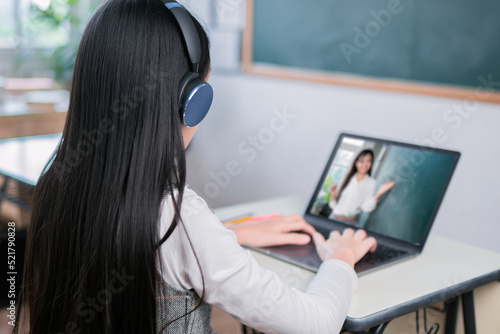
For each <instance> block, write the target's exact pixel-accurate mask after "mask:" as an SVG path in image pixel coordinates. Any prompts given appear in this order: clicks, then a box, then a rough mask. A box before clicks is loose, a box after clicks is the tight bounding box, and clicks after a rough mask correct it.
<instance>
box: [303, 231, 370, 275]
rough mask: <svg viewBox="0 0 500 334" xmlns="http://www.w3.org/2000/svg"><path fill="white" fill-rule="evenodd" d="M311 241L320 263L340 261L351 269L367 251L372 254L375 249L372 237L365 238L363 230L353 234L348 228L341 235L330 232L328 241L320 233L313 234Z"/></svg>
mask: <svg viewBox="0 0 500 334" xmlns="http://www.w3.org/2000/svg"><path fill="white" fill-rule="evenodd" d="M313 239H314V244H315V245H316V251H317V252H318V255H319V257H320V258H321V260H322V261H325V260H328V259H337V260H342V261H345V262H347V263H348V264H349V265H351V267H353V268H354V265H355V264H356V262H358V261H359V260H361V258H362V257H363V256H365V254H366V253H368V251H370V252H373V251H375V249H376V248H377V241H376V240H375V238H374V237H368V238H367V236H366V232H365V231H364V230H357V231H356V233H354V231H353V230H352V229H350V228H346V229H345V230H344V232H343V233H342V234H340V232H339V231H332V232H331V233H330V237H329V238H328V240H325V238H324V237H323V236H322V235H321V234H320V233H315V234H314V235H313Z"/></svg>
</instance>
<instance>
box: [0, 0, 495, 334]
mask: <svg viewBox="0 0 500 334" xmlns="http://www.w3.org/2000/svg"><path fill="white" fill-rule="evenodd" d="M179 2H181V3H183V4H184V5H186V7H187V8H188V9H190V10H191V12H192V13H193V14H194V15H195V16H196V17H197V18H199V20H200V21H201V22H202V24H203V25H204V27H205V28H206V29H207V31H208V33H209V37H210V40H211V56H212V73H211V77H210V82H211V84H212V86H213V87H214V90H215V94H216V95H215V100H214V103H213V106H212V109H211V111H210V113H209V114H208V116H207V118H206V119H205V120H204V122H203V123H202V125H201V126H200V128H199V130H198V133H197V135H196V136H195V138H194V140H193V141H192V144H191V145H190V147H189V149H188V152H187V156H188V181H189V183H190V185H191V187H192V188H194V189H195V190H196V191H197V192H198V193H199V194H200V195H201V196H203V197H204V198H205V199H206V200H207V202H208V203H209V204H210V205H211V206H212V207H222V206H226V205H232V204H237V203H242V202H248V201H255V200H260V199H264V198H270V197H276V196H292V195H293V196H300V197H302V198H304V200H307V199H308V198H309V197H310V196H311V195H312V193H313V190H314V187H315V185H316V183H317V182H318V180H319V178H320V175H321V172H322V170H323V168H324V165H325V164H326V162H327V159H328V157H329V155H330V153H331V150H332V149H333V145H334V143H335V141H336V139H337V136H338V134H339V133H341V132H350V133H354V134H360V135H368V136H373V137H381V138H386V139H392V140H397V141H403V142H410V143H416V144H424V145H430V146H438V147H441V148H446V149H452V150H457V151H460V152H461V153H462V158H461V161H460V163H459V166H458V168H457V170H456V172H455V175H454V177H453V179H452V182H451V184H450V187H449V189H448V192H447V194H446V196H445V198H444V201H443V204H442V206H441V209H440V211H439V213H438V216H437V218H436V222H435V224H434V228H433V230H432V231H431V234H432V233H436V234H440V235H443V236H446V237H449V238H453V239H456V240H459V241H463V242H466V243H470V244H473V245H476V246H480V247H484V248H487V249H490V250H492V251H497V252H499V251H500V243H499V242H498V235H499V232H500V206H499V203H500V177H499V176H498V172H497V170H496V167H497V166H499V165H500V145H498V143H500V131H498V124H500V105H499V104H493V103H489V102H485V101H483V100H481V98H480V97H478V96H475V97H474V96H473V97H472V99H451V98H443V97H433V96H424V95H417V94H407V93H398V92H392V91H381V90H374V89H367V88H356V87H348V86H342V85H333V84H324V83H314V82H306V81H301V80H290V79H283V78H278V77H267V76H258V75H251V74H247V73H245V72H244V71H243V70H242V62H241V45H242V31H243V28H244V25H245V19H246V11H245V10H246V2H245V0H184V1H179ZM100 3H101V1H99V0H2V1H1V2H0V171H2V173H0V195H1V196H0V223H1V226H2V232H5V231H6V228H7V224H8V222H15V224H16V229H17V230H18V231H20V232H19V233H20V234H19V236H18V237H17V238H18V240H19V242H18V244H17V247H19V248H17V249H18V250H19V252H21V248H22V242H23V238H24V237H25V234H22V233H23V232H22V231H23V230H25V229H26V228H27V227H28V225H29V205H30V196H31V194H32V189H33V185H34V184H35V183H36V179H37V177H38V175H39V173H40V171H41V169H42V168H43V165H44V163H45V162H46V160H47V158H48V156H49V155H50V153H51V151H52V150H53V148H54V147H55V145H56V144H57V140H58V133H60V132H61V131H62V128H63V125H64V122H65V118H66V111H67V106H68V98H69V91H68V89H69V87H70V83H71V76H72V69H73V63H74V57H75V54H76V51H77V47H78V43H79V40H80V36H81V34H82V31H83V29H84V27H85V25H86V23H87V21H88V19H89V17H90V15H91V14H92V12H93V11H94V10H95V9H96V8H97V6H99V4H100ZM277 15H278V17H279V13H277ZM375 42H376V41H375ZM495 79H497V80H496V81H497V82H498V81H500V78H495ZM480 84H481V83H480V82H478V86H479V85H480ZM272 124H278V125H279V131H276V128H275V127H273V126H272ZM33 136H36V137H33ZM33 138H34V139H33ZM28 143H29V145H28ZM234 162H236V163H237V164H238V166H239V167H240V168H239V169H238V172H237V173H232V174H230V173H229V169H230V167H229V166H232V165H234ZM301 210H303V208H297V213H302V212H301ZM3 246H5V244H2V247H3ZM2 249H3V248H2ZM2 252H3V250H2ZM5 252H6V251H5ZM19 255H21V254H19ZM18 281H20V280H18ZM451 283H452V282H450V284H451ZM499 285H500V284H498V283H495V284H492V285H490V286H486V287H484V288H482V289H483V290H481V291H484V292H481V291H479V293H477V294H476V298H482V300H481V302H480V303H479V304H476V305H477V307H478V308H479V309H481V308H482V309H484V310H496V311H498V309H499V305H498V302H495V301H494V300H499V299H500V288H499ZM2 293H3V292H2ZM495 296H496V297H495ZM216 312H218V311H217V310H216ZM480 314H482V315H480ZM440 316H441V315H440V314H438V313H436V315H435V317H436V318H437V319H439V317H440ZM481 316H483V318H480V317H481ZM493 318H494V317H493V316H491V311H490V313H488V312H487V311H486V313H485V312H478V315H477V319H478V320H477V322H478V328H480V326H486V327H484V328H490V329H491V328H497V329H498V328H500V325H499V323H498V319H496V320H495V319H493ZM2 319H3V320H2V321H1V323H0V326H4V325H6V324H5V322H6V321H5V317H4V316H3V315H2ZM219 320H220V322H218V325H217V326H219V327H218V328H219V330H218V332H220V333H237V332H240V331H241V329H240V327H239V325H238V324H237V323H236V322H235V321H234V320H232V319H231V318H230V317H229V316H228V315H227V314H223V313H217V317H214V321H216V322H217V321H219ZM412 321H413V322H412ZM492 321H493V322H494V321H496V323H492ZM394 323H395V324H394V325H393V324H391V326H393V327H392V328H393V329H392V330H391V329H390V328H391V327H389V328H388V329H387V331H386V332H387V333H405V332H406V331H407V332H408V333H409V332H413V330H414V317H413V318H411V316H408V317H406V318H404V319H401V320H400V321H399V322H398V321H396V322H394ZM494 326H497V327H494ZM0 328H2V327H0ZM8 328H9V327H8V326H4V327H3V329H0V332H2V330H3V332H5V333H6V332H8ZM460 330H461V329H460V326H459V332H460ZM480 332H481V331H480ZM485 332H486V333H491V331H488V329H486V331H485Z"/></svg>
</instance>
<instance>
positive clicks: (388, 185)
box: [375, 180, 396, 201]
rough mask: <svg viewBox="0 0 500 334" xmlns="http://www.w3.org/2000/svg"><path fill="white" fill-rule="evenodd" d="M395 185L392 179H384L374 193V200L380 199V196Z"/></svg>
mask: <svg viewBox="0 0 500 334" xmlns="http://www.w3.org/2000/svg"><path fill="white" fill-rule="evenodd" d="M395 185H396V183H395V182H394V181H389V180H387V181H385V182H384V183H383V184H382V185H381V186H380V188H378V191H377V194H376V195H375V200H377V201H378V200H379V199H380V196H382V195H383V194H385V193H386V192H388V191H389V190H391V189H392V188H393V187H394V186H395Z"/></svg>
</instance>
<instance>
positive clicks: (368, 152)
mask: <svg viewBox="0 0 500 334" xmlns="http://www.w3.org/2000/svg"><path fill="white" fill-rule="evenodd" d="M365 155H371V156H372V165H371V166H370V169H369V170H368V173H367V174H368V175H370V176H371V175H372V166H373V159H374V154H373V151H372V150H368V149H366V150H362V151H361V152H359V153H358V155H356V158H355V159H354V161H353V162H352V165H351V168H350V169H349V172H348V173H347V175H346V176H345V178H344V182H342V186H341V187H340V190H339V194H338V195H337V201H339V200H340V196H341V195H342V192H343V191H344V189H345V188H346V187H347V185H348V184H349V181H351V178H352V177H353V176H354V175H355V174H356V173H357V172H358V168H357V167H356V162H358V160H359V159H361V158H362V157H364V156H365Z"/></svg>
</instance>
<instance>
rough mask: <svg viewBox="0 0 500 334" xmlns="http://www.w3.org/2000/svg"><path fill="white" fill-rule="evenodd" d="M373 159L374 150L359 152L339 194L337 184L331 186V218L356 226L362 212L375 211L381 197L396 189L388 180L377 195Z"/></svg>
mask: <svg viewBox="0 0 500 334" xmlns="http://www.w3.org/2000/svg"><path fill="white" fill-rule="evenodd" d="M373 159H374V155H373V151H372V150H363V151H361V152H359V153H358V155H357V156H356V158H355V159H354V162H353V164H352V166H351V169H350V170H349V172H348V173H347V175H346V177H345V178H344V182H343V183H342V186H341V187H340V190H339V191H338V193H337V185H336V184H333V185H332V186H330V188H329V191H330V195H331V196H330V202H329V206H330V208H331V209H333V211H332V213H331V214H330V217H329V218H332V219H339V220H341V221H344V222H349V223H351V224H355V223H356V222H357V221H358V217H359V214H360V213H361V211H364V212H372V211H373V210H375V207H376V206H377V202H378V200H379V199H380V196H382V195H383V194H385V193H386V192H388V191H389V190H391V189H392V188H393V187H394V185H395V183H394V182H391V181H389V180H387V181H385V182H384V183H383V184H382V185H381V186H380V187H379V189H378V191H377V193H375V179H373V178H372V177H371V175H372V165H373ZM374 193H375V195H374Z"/></svg>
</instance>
